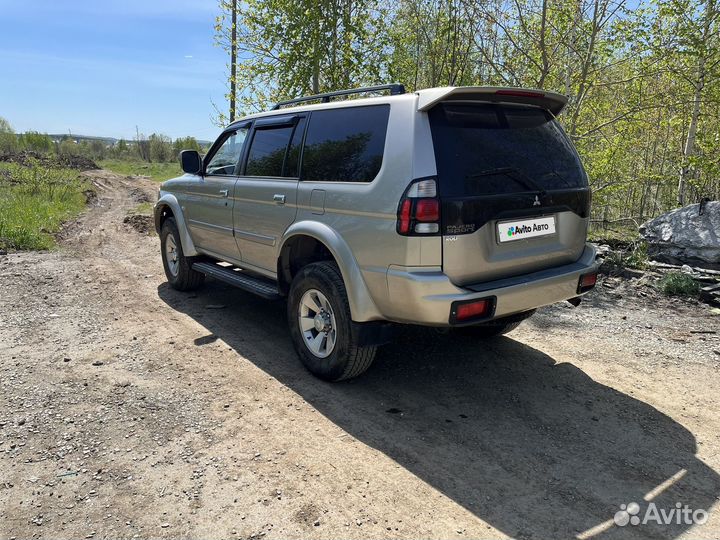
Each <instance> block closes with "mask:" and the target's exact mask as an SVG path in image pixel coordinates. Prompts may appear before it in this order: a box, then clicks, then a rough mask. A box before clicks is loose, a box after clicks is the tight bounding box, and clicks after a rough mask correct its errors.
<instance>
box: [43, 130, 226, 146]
mask: <svg viewBox="0 0 720 540" xmlns="http://www.w3.org/2000/svg"><path fill="white" fill-rule="evenodd" d="M48 137H50V138H51V139H52V140H53V141H54V142H60V141H62V140H63V139H67V138H70V139H71V140H73V141H75V142H76V143H80V142H82V141H100V142H102V143H103V144H104V145H105V146H115V145H116V144H117V143H118V141H120V140H121V139H116V138H115V137H98V136H95V135H76V134H75V133H49V134H48ZM124 140H125V142H127V143H129V144H132V142H133V139H124ZM212 143H213V141H205V140H201V139H198V144H199V145H200V146H202V147H209V146H210V145H211V144H212Z"/></svg>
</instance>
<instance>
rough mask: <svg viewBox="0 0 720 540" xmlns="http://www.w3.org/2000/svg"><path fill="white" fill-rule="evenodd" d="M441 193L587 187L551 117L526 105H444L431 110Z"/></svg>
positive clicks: (574, 155) (573, 153) (575, 157)
mask: <svg viewBox="0 0 720 540" xmlns="http://www.w3.org/2000/svg"><path fill="white" fill-rule="evenodd" d="M429 118H430V128H431V131H432V137H433V146H434V148H435V160H436V164H437V171H438V177H439V184H440V194H441V195H444V196H448V197H460V196H473V195H494V194H504V193H516V192H527V191H530V192H533V191H535V192H537V191H544V190H554V189H568V188H577V187H585V186H587V178H586V176H585V172H584V170H583V168H582V165H581V164H580V159H579V158H578V155H577V152H576V151H575V149H574V148H573V146H572V144H571V143H570V140H569V139H568V137H567V136H566V135H565V133H564V132H563V130H562V128H561V127H560V125H559V124H558V123H557V121H556V120H555V119H554V118H553V116H552V115H551V114H550V113H549V112H547V111H544V110H542V109H538V108H536V107H528V106H514V105H496V104H481V103H443V104H440V105H438V106H436V107H434V108H433V109H431V110H430V112H429Z"/></svg>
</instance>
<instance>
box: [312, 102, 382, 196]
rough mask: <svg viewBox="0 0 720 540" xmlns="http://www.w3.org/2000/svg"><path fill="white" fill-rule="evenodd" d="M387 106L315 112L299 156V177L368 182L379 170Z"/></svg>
mask: <svg viewBox="0 0 720 540" xmlns="http://www.w3.org/2000/svg"><path fill="white" fill-rule="evenodd" d="M389 114H390V106H389V105H372V106H369V107H352V108H345V109H328V110H325V111H314V112H313V113H312V115H311V116H310V122H309V124H308V129H307V135H306V136H305V148H304V150H303V157H302V179H303V180H306V181H315V182H371V181H372V180H373V179H374V178H375V177H376V176H377V173H378V172H379V171H380V167H381V166H382V160H383V152H384V149H385V132H386V131H387V124H388V116H389Z"/></svg>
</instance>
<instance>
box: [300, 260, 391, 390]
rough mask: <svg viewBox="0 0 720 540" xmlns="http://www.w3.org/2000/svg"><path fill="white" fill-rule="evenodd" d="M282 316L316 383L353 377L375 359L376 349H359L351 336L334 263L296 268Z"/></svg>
mask: <svg viewBox="0 0 720 540" xmlns="http://www.w3.org/2000/svg"><path fill="white" fill-rule="evenodd" d="M287 318H288V325H289V327H290V336H291V337H292V342H293V346H294V347H295V351H296V352H297V354H298V356H299V357H300V360H301V361H302V363H303V365H304V366H305V367H306V368H307V369H308V371H310V372H311V373H312V374H313V375H315V376H316V377H319V378H320V379H324V380H326V381H331V382H337V381H342V380H345V379H351V378H353V377H357V376H358V375H360V374H361V373H363V372H365V371H366V370H367V369H368V368H369V367H370V365H371V364H372V362H373V360H374V359H375V353H376V350H377V348H376V347H375V346H365V347H361V346H359V344H358V339H357V335H354V333H353V324H352V319H351V316H350V303H349V302H348V297H347V291H346V289H345V283H344V282H343V279H342V274H340V270H339V269H338V267H337V265H336V264H335V263H333V262H329V261H321V262H316V263H312V264H309V265H307V266H304V267H303V268H302V269H300V271H299V272H298V273H297V275H296V276H295V278H294V279H293V281H292V285H291V286H290V294H289V295H288V304H287Z"/></svg>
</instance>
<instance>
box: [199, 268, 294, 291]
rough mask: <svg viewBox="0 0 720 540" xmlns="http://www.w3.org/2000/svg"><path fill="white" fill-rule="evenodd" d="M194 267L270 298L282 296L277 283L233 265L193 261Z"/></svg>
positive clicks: (240, 287)
mask: <svg viewBox="0 0 720 540" xmlns="http://www.w3.org/2000/svg"><path fill="white" fill-rule="evenodd" d="M192 269H193V270H195V271H197V272H202V273H203V274H205V275H207V276H211V277H214V278H215V279H217V280H220V281H224V282H225V283H228V284H230V285H233V286H234V287H237V288H239V289H243V290H245V291H248V292H251V293H253V294H257V295H258V296H262V297H263V298H267V299H268V300H277V299H278V298H280V297H281V296H280V293H279V292H278V289H277V286H276V285H275V284H273V283H271V282H270V281H266V280H264V279H260V278H256V277H252V276H249V275H247V274H246V273H244V272H242V271H238V270H234V269H233V267H231V266H229V267H223V266H219V265H217V264H215V263H211V262H196V263H193V265H192Z"/></svg>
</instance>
